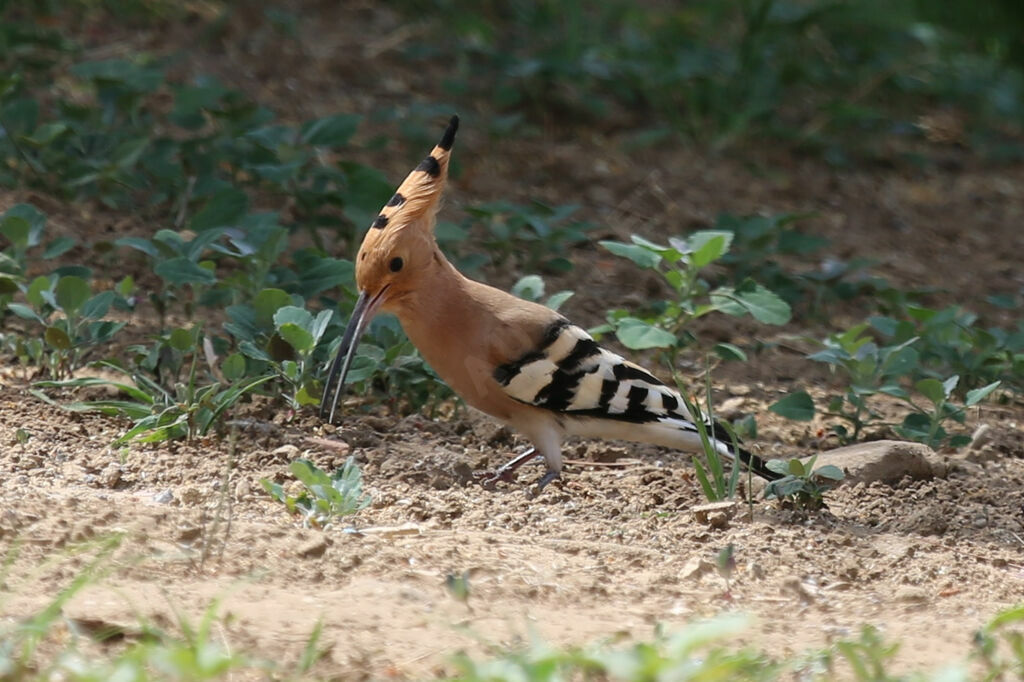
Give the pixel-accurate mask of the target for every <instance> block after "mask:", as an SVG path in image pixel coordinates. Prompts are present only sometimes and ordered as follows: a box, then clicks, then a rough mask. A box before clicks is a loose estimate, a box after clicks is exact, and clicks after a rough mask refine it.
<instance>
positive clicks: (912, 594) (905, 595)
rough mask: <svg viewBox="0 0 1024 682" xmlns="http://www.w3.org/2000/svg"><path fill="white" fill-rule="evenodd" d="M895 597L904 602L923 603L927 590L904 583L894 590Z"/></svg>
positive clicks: (926, 598)
mask: <svg viewBox="0 0 1024 682" xmlns="http://www.w3.org/2000/svg"><path fill="white" fill-rule="evenodd" d="M895 598H896V601H899V602H903V603H905V604H923V603H925V602H927V601H928V592H927V591H926V590H924V589H922V588H920V587H913V586H910V585H904V586H903V587H901V588H899V589H898V590H896V595H895Z"/></svg>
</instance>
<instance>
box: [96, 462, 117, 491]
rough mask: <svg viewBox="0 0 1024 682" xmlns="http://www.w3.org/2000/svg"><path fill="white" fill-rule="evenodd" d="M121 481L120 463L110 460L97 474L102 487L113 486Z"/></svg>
mask: <svg viewBox="0 0 1024 682" xmlns="http://www.w3.org/2000/svg"><path fill="white" fill-rule="evenodd" d="M120 482H121V465H120V464H118V463H117V462H111V463H110V464H108V465H107V466H105V467H104V468H103V471H101V472H100V474H99V483H100V485H102V486H103V487H104V488H114V487H116V486H117V484H118V483H120Z"/></svg>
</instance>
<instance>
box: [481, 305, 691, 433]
mask: <svg viewBox="0 0 1024 682" xmlns="http://www.w3.org/2000/svg"><path fill="white" fill-rule="evenodd" d="M494 378H495V380H496V381H497V382H498V383H499V384H501V386H502V388H503V389H504V390H505V392H506V393H508V395H510V396H511V397H513V398H515V399H516V400H518V401H520V402H524V403H527V404H530V405H535V406H537V407H543V408H546V409H549V410H552V411H554V412H558V413H564V414H565V415H566V416H573V417H597V418H604V419H614V420H618V421H624V422H632V423H636V424H643V423H647V422H652V421H657V420H660V419H664V418H674V419H681V420H686V421H689V420H690V416H689V414H687V412H686V408H685V406H683V405H682V404H681V401H680V399H679V395H678V393H676V391H675V390H673V389H671V388H669V387H668V386H666V385H665V384H663V383H662V382H661V381H659V380H658V379H657V378H656V377H655V376H654V375H652V374H651V373H650V372H648V371H647V370H645V369H644V368H642V367H640V366H639V365H635V364H633V363H632V362H629V361H628V360H626V359H625V358H623V357H622V356H621V355H617V354H616V353H613V352H611V351H609V350H606V349H604V348H601V347H600V346H599V345H597V342H596V341H594V339H593V338H592V337H591V336H590V334H588V333H587V332H586V331H585V330H583V329H581V328H580V327H577V326H576V325H573V324H570V323H569V322H567V321H565V320H559V321H558V322H556V323H554V324H553V325H551V327H550V328H549V329H548V331H547V333H546V334H545V336H544V340H543V341H542V342H541V345H540V346H539V347H538V349H537V350H535V351H532V352H530V353H527V354H525V355H523V356H522V357H520V358H518V359H516V360H514V361H513V362H509V363H506V364H504V365H501V366H499V367H498V368H497V369H496V370H495V372H494ZM680 426H681V425H680ZM691 426H692V425H691Z"/></svg>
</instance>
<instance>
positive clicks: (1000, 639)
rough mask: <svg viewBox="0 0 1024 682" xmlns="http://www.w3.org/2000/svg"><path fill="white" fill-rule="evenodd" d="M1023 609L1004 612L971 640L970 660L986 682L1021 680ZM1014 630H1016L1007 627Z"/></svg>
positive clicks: (1017, 607) (1023, 648)
mask: <svg viewBox="0 0 1024 682" xmlns="http://www.w3.org/2000/svg"><path fill="white" fill-rule="evenodd" d="M1021 625H1024V605H1021V606H1015V607H1013V608H1009V609H1006V610H1005V611H1003V612H1002V613H999V614H997V615H996V616H995V617H994V618H993V619H992V620H990V621H989V622H988V623H987V624H986V625H985V627H983V628H981V629H980V630H978V632H977V634H975V636H974V645H975V651H974V656H973V657H972V658H974V659H975V660H977V661H980V662H981V664H982V665H983V666H984V669H985V677H984V678H983V679H984V680H985V681H986V682H996V681H998V680H1004V679H1021V678H1022V677H1024V634H1022V633H1021V631H1020V629H1019V628H1020V626H1021ZM1013 626H1017V629H1011V627H1013Z"/></svg>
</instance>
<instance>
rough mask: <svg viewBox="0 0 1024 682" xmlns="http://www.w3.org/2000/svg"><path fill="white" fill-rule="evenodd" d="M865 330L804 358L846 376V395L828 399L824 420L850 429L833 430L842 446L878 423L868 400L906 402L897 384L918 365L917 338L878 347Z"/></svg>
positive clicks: (835, 337)
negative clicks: (833, 419)
mask: <svg viewBox="0 0 1024 682" xmlns="http://www.w3.org/2000/svg"><path fill="white" fill-rule="evenodd" d="M867 330H868V323H866V322H863V323H861V324H858V325H854V326H853V327H851V328H850V329H848V330H846V331H845V332H841V333H837V334H832V335H831V336H829V337H828V338H827V339H825V341H824V342H822V345H823V346H824V348H823V349H822V350H820V351H818V352H816V353H812V354H811V355H808V356H807V357H808V358H809V359H811V360H815V361H817V362H823V363H826V364H828V365H829V367H830V368H831V369H832V371H833V372H835V373H841V374H843V375H845V376H844V379H845V382H846V386H847V388H846V389H845V392H844V393H843V394H842V395H838V396H834V397H833V398H831V399H830V400H829V403H828V408H827V410H826V411H825V414H826V415H827V416H830V417H837V418H839V419H841V420H843V421H844V422H846V423H847V424H848V425H849V427H850V428H847V427H846V426H845V425H843V424H837V425H834V426H832V431H833V432H834V433H835V434H836V435H837V436H839V440H840V442H843V443H847V442H851V441H856V440H857V439H858V438H859V437H860V435H861V432H862V431H863V429H864V427H865V426H867V425H868V424H870V423H875V422H881V420H882V417H881V415H879V413H878V412H877V411H876V410H875V409H874V408H872V406H871V405H870V403H869V398H870V397H871V396H873V395H875V394H878V393H883V394H886V395H891V396H894V397H896V398H901V399H902V398H905V396H906V391H905V390H904V389H903V388H902V387H901V386H900V380H901V379H902V378H903V377H905V376H907V375H909V374H911V373H912V372H913V371H914V370H915V369H916V368H917V366H918V363H919V357H920V356H919V354H918V352H917V349H916V347H915V343H916V342H917V338H916V337H914V338H910V339H907V340H906V341H903V342H902V343H898V344H894V345H892V346H881V347H880V346H879V345H878V344H877V343H875V341H874V340H873V339H872V337H871V335H870V334H868V333H867ZM801 398H803V396H801ZM807 399H809V396H807ZM775 411H777V412H778V409H777V408H776V409H775ZM782 414H783V415H784V416H786V415H785V413H782ZM811 416H813V412H812V413H811ZM807 418H808V419H809V418H810V417H807Z"/></svg>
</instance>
